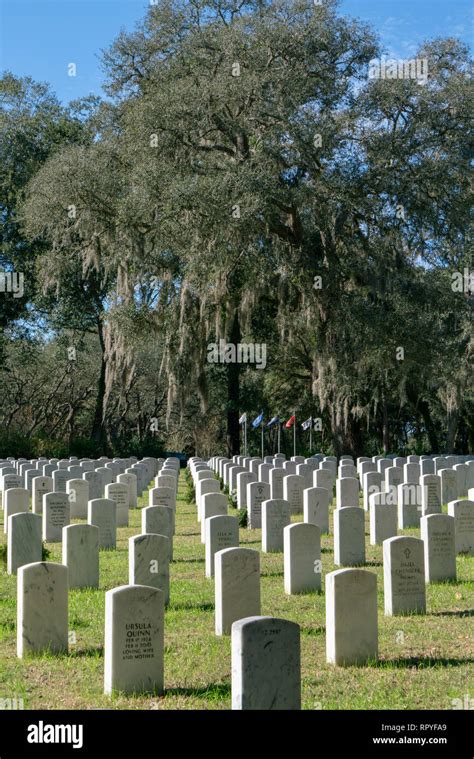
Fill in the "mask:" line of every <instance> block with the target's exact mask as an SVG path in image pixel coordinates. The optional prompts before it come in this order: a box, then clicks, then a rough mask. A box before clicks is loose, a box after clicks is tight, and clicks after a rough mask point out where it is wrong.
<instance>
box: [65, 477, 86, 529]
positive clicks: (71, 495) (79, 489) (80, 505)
mask: <svg viewBox="0 0 474 759" xmlns="http://www.w3.org/2000/svg"><path fill="white" fill-rule="evenodd" d="M66 493H67V496H68V499H69V504H70V507H71V519H87V504H88V503H89V483H88V482H86V480H83V479H79V478H78V479H73V480H68V481H67V482H66Z"/></svg>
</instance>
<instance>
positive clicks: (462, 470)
mask: <svg viewBox="0 0 474 759" xmlns="http://www.w3.org/2000/svg"><path fill="white" fill-rule="evenodd" d="M453 471H454V472H456V480H457V495H456V498H465V497H466V496H467V486H468V474H469V467H468V466H467V464H455V466H453ZM453 500H456V499H453ZM448 503H449V501H448Z"/></svg>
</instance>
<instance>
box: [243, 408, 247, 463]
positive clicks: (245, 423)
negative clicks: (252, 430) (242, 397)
mask: <svg viewBox="0 0 474 759" xmlns="http://www.w3.org/2000/svg"><path fill="white" fill-rule="evenodd" d="M244 451H245V456H246V455H247V417H245V422H244Z"/></svg>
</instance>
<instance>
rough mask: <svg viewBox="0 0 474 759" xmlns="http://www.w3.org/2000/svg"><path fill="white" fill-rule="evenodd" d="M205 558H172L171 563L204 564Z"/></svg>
mask: <svg viewBox="0 0 474 759" xmlns="http://www.w3.org/2000/svg"><path fill="white" fill-rule="evenodd" d="M204 562H205V559H173V564H204Z"/></svg>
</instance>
